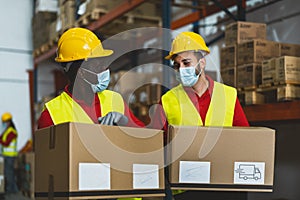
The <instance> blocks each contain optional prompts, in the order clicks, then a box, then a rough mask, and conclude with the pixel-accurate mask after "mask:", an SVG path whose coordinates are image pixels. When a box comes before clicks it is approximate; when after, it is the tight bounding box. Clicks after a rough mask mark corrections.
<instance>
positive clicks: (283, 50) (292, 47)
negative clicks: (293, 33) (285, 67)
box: [280, 43, 300, 57]
mask: <svg viewBox="0 0 300 200" xmlns="http://www.w3.org/2000/svg"><path fill="white" fill-rule="evenodd" d="M280 56H296V57H297V56H298V57H300V45H299V44H287V43H280Z"/></svg>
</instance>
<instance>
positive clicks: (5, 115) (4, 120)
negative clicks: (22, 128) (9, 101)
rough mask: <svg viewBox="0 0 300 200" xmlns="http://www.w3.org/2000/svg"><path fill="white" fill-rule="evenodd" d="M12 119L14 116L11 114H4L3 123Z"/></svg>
mask: <svg viewBox="0 0 300 200" xmlns="http://www.w3.org/2000/svg"><path fill="white" fill-rule="evenodd" d="M11 119H12V115H11V114H10V113H9V112H6V113H3V115H2V122H7V121H10V120H11Z"/></svg>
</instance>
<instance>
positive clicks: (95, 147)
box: [34, 123, 164, 199]
mask: <svg viewBox="0 0 300 200" xmlns="http://www.w3.org/2000/svg"><path fill="white" fill-rule="evenodd" d="M34 136H35V163H36V164H35V177H36V178H35V197H36V199H49V198H50V199H108V198H120V197H121V198H122V197H147V196H164V153H163V152H164V150H163V132H162V131H160V130H154V129H142V128H129V127H117V126H102V125H97V124H92V125H91V124H84V123H64V124H60V125H56V126H51V127H49V128H45V129H40V130H38V131H36V133H35V135H34Z"/></svg>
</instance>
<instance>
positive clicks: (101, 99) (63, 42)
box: [38, 28, 144, 128]
mask: <svg viewBox="0 0 300 200" xmlns="http://www.w3.org/2000/svg"><path fill="white" fill-rule="evenodd" d="M111 54H113V51H112V50H108V49H103V47H102V44H101V41H100V40H99V39H98V37H97V36H96V35H95V34H94V33H93V32H91V31H90V30H88V29H85V28H71V29H69V30H68V31H66V32H65V33H64V34H63V35H62V36H61V37H60V39H59V41H58V48H57V56H56V58H55V61H56V62H58V63H60V64H61V66H62V67H63V70H64V72H65V74H66V76H67V77H68V80H69V84H68V85H67V86H66V87H65V89H64V92H62V93H61V94H60V95H59V96H58V97H56V98H54V99H52V100H50V101H49V102H47V103H46V104H45V109H44V110H43V112H42V113H41V116H40V118H39V120H38V128H45V127H48V126H51V125H56V124H60V123H64V122H82V123H97V124H98V123H101V124H106V125H124V126H125V125H126V126H131V127H142V126H144V124H143V123H142V122H141V121H139V120H138V119H137V118H136V117H135V116H134V115H133V114H132V112H131V111H130V109H129V107H128V106H127V104H126V103H125V102H124V101H123V98H122V97H121V95H120V94H118V93H116V92H113V91H110V90H107V87H108V85H109V82H110V70H109V69H108V66H107V65H106V62H107V60H105V57H108V56H110V55H111Z"/></svg>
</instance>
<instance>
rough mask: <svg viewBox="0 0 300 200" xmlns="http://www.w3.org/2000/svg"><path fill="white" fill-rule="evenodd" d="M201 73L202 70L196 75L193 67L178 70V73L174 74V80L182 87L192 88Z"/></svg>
mask: <svg viewBox="0 0 300 200" xmlns="http://www.w3.org/2000/svg"><path fill="white" fill-rule="evenodd" d="M201 72H202V70H201V71H200V73H199V74H198V75H197V74H196V69H195V67H194V66H191V67H184V68H179V72H177V74H176V79H177V80H178V81H180V82H181V84H182V85H183V86H186V87H192V86H194V85H195V84H196V83H197V81H198V79H199V77H200V75H201Z"/></svg>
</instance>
